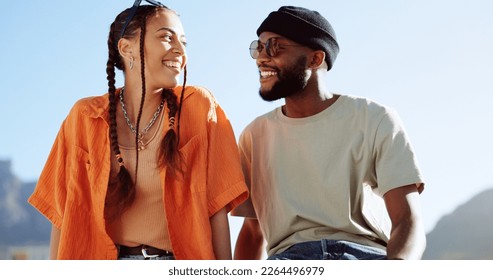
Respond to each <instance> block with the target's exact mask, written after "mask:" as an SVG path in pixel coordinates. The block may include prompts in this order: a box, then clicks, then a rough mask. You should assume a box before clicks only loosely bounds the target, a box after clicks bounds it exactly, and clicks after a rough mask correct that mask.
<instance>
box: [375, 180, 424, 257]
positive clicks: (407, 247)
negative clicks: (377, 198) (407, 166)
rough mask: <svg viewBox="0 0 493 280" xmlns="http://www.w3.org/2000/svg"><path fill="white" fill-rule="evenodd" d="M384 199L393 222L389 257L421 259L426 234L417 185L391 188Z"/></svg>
mask: <svg viewBox="0 0 493 280" xmlns="http://www.w3.org/2000/svg"><path fill="white" fill-rule="evenodd" d="M384 200H385V205H386V206H387V211H388V213H389V216H390V220H391V222H392V229H391V232H390V240H389V242H388V244H387V258H388V259H421V257H422V255H423V253H424V250H425V247H426V235H425V231H424V227H423V222H422V215H421V205H420V201H419V193H418V189H417V186H416V185H415V184H412V185H407V186H403V187H399V188H396V189H393V190H390V191H388V192H387V193H386V194H385V195H384Z"/></svg>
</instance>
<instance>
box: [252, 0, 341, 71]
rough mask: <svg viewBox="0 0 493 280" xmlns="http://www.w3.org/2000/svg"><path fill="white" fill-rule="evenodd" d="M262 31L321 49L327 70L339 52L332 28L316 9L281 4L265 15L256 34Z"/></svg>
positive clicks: (258, 34)
mask: <svg viewBox="0 0 493 280" xmlns="http://www.w3.org/2000/svg"><path fill="white" fill-rule="evenodd" d="M264 31H269V32H273V33H277V34H279V35H281V36H284V37H286V38H288V39H290V40H293V41H295V42H297V43H299V44H302V45H304V46H307V47H310V48H312V49H314V50H323V51H324V52H325V61H326V62H327V65H328V69H327V70H330V69H331V68H332V65H334V61H335V60H336V57H337V54H338V53H339V45H338V44H337V40H336V34H335V32H334V29H333V28H332V26H331V25H330V23H329V21H327V19H325V18H324V17H323V16H322V15H321V14H320V13H318V12H317V11H312V10H309V9H306V8H301V7H294V6H283V7H281V8H279V10H277V11H275V12H272V13H270V14H269V16H267V18H266V19H265V20H264V21H263V22H262V24H261V25H260V27H259V28H258V29H257V36H260V34H261V33H262V32H264Z"/></svg>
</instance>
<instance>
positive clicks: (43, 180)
mask: <svg viewBox="0 0 493 280" xmlns="http://www.w3.org/2000/svg"><path fill="white" fill-rule="evenodd" d="M65 125H66V124H65V122H64V123H63V124H62V126H61V128H60V131H59V132H58V135H57V136H56V139H55V142H54V144H53V147H52V148H51V151H50V153H49V156H48V159H47V161H46V163H45V166H44V168H43V171H42V172H41V175H40V177H39V180H38V182H37V184H36V188H35V189H34V192H33V194H32V195H31V196H30V197H29V199H28V202H29V203H30V204H31V205H32V206H33V207H34V208H36V209H37V210H38V211H39V212H40V213H41V214H43V215H44V216H45V217H46V218H47V219H48V220H50V222H51V223H52V224H54V225H55V226H56V227H57V228H61V225H62V219H63V211H64V208H65V201H66V195H67V190H66V187H65V186H66V182H65V180H66V177H65V168H66V158H67V157H66V155H67V153H66V143H65V133H64V128H65Z"/></svg>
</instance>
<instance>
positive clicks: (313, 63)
mask: <svg viewBox="0 0 493 280" xmlns="http://www.w3.org/2000/svg"><path fill="white" fill-rule="evenodd" d="M324 61H325V52H324V51H320V50H319V51H314V52H313V53H312V55H311V59H310V63H309V65H308V67H310V68H312V69H318V68H320V67H321V66H322V65H323V63H324Z"/></svg>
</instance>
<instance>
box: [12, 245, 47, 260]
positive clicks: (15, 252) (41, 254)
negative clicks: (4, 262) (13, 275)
mask: <svg viewBox="0 0 493 280" xmlns="http://www.w3.org/2000/svg"><path fill="white" fill-rule="evenodd" d="M49 258H50V246H49V245H37V246H11V247H7V250H6V258H5V259H8V260H48V259H49Z"/></svg>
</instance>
